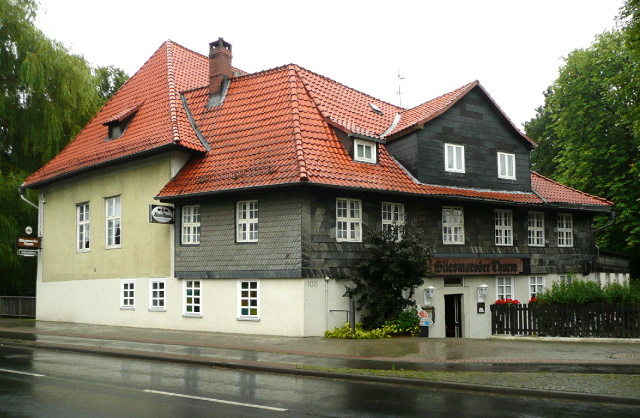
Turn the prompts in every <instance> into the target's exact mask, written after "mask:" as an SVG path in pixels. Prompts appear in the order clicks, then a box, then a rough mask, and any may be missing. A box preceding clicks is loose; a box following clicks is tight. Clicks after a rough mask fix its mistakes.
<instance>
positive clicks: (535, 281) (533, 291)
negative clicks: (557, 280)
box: [529, 276, 544, 300]
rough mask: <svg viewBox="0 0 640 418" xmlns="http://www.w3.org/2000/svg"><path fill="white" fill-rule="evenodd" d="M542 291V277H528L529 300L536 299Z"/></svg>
mask: <svg viewBox="0 0 640 418" xmlns="http://www.w3.org/2000/svg"><path fill="white" fill-rule="evenodd" d="M542 289H544V277H542V276H531V277H529V300H531V298H535V297H537V296H538V295H539V294H540V292H541V291H542Z"/></svg>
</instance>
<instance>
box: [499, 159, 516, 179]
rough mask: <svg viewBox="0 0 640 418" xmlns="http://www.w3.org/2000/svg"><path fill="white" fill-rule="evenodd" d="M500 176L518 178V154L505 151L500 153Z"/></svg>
mask: <svg viewBox="0 0 640 418" xmlns="http://www.w3.org/2000/svg"><path fill="white" fill-rule="evenodd" d="M498 177H499V178H501V179H510V180H515V179H516V155H515V154H507V153H505V152H499V153H498Z"/></svg>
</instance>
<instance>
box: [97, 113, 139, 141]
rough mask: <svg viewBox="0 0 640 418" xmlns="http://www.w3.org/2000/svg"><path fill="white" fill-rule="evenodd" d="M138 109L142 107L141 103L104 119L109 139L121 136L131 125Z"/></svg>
mask: <svg viewBox="0 0 640 418" xmlns="http://www.w3.org/2000/svg"><path fill="white" fill-rule="evenodd" d="M138 109H140V106H139V105H138V106H133V107H130V108H127V109H125V110H123V111H122V112H120V113H118V114H117V115H115V116H114V117H112V118H110V119H107V120H106V121H104V122H103V123H102V124H103V125H104V126H106V127H107V128H108V135H107V140H110V139H115V138H119V137H121V136H122V135H123V134H124V132H125V131H126V130H127V128H128V127H129V124H130V123H131V121H132V120H133V117H134V116H135V115H136V113H137V112H138Z"/></svg>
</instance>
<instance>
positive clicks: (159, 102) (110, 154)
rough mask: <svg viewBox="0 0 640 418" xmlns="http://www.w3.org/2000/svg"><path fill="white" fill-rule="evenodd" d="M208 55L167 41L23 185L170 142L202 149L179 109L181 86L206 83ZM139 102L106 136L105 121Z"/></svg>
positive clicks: (187, 86)
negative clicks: (120, 128)
mask: <svg viewBox="0 0 640 418" xmlns="http://www.w3.org/2000/svg"><path fill="white" fill-rule="evenodd" d="M207 66H208V58H207V57H205V56H204V55H200V54H197V53H195V52H193V51H190V50H188V49H186V48H184V47H182V46H180V45H177V44H175V43H173V42H171V41H167V42H165V43H164V44H162V46H161V47H160V48H159V49H158V50H157V51H156V52H155V53H154V54H153V56H151V58H149V60H148V61H147V62H146V63H145V64H144V65H143V66H142V68H140V70H139V71H138V72H137V73H136V74H134V75H133V77H131V79H129V81H127V83H125V85H124V86H122V88H120V90H118V92H117V93H116V94H115V95H114V96H113V97H112V98H111V100H109V101H108V102H107V104H105V106H104V107H103V108H102V109H101V110H100V111H99V112H98V114H96V116H95V117H94V118H93V119H92V120H91V121H90V122H89V123H88V124H87V125H86V126H85V127H84V128H83V129H82V131H81V132H80V133H79V134H78V135H77V136H76V138H75V139H74V140H73V141H72V142H71V143H69V145H67V147H66V148H65V149H64V150H62V152H60V154H58V155H57V156H56V157H55V158H54V159H52V160H51V161H49V162H48V163H47V164H46V165H45V166H43V167H42V168H40V169H39V170H38V171H36V172H35V173H34V174H32V175H31V176H30V177H29V178H27V180H26V181H25V183H24V184H23V187H38V186H39V185H41V184H45V183H47V182H49V181H52V180H57V179H58V178H60V176H66V175H70V174H74V173H78V172H81V171H82V170H85V169H89V168H91V167H95V166H99V165H101V164H105V163H109V162H112V161H114V160H118V159H120V158H124V157H130V156H132V155H135V154H138V153H142V152H145V151H151V150H154V149H157V148H159V147H162V146H167V145H175V146H178V147H181V148H183V149H187V150H196V151H201V152H204V147H203V146H202V144H201V143H200V141H199V140H198V138H197V137H196V135H195V133H194V131H193V129H192V128H191V126H190V124H189V121H188V119H187V117H186V115H185V113H184V111H183V110H182V106H181V103H180V94H179V92H180V91H183V90H187V89H190V88H194V87H199V86H202V85H205V84H206V83H207V81H208V80H207V78H208V72H207V71H208V67H207ZM136 106H139V109H138V112H137V114H136V115H135V117H134V118H133V120H132V121H131V124H130V125H129V127H128V128H127V130H126V131H125V133H124V134H123V135H122V136H120V137H119V138H115V139H112V140H110V141H108V140H107V129H106V128H105V127H104V126H103V124H104V123H109V122H114V121H116V120H119V119H121V118H123V117H126V116H123V115H126V113H127V112H131V111H132V109H134V108H135V107H136Z"/></svg>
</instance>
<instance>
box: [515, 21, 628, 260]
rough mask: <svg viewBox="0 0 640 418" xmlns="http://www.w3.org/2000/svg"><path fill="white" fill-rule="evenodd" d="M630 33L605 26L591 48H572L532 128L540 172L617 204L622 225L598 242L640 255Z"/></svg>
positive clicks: (534, 158) (527, 126)
mask: <svg viewBox="0 0 640 418" xmlns="http://www.w3.org/2000/svg"><path fill="white" fill-rule="evenodd" d="M626 39H627V38H626V33H625V32H624V31H621V30H615V31H610V32H605V33H603V34H601V35H599V36H597V37H596V40H595V42H594V43H593V45H591V46H590V47H589V48H586V49H578V50H575V51H573V52H571V53H570V54H569V56H568V57H567V58H566V59H565V62H564V65H563V66H562V67H561V68H560V74H559V77H558V79H557V80H556V81H555V82H554V83H553V85H552V86H551V87H550V88H549V89H548V90H547V93H546V97H545V104H544V106H543V107H541V108H539V109H538V112H537V116H536V117H535V118H534V119H532V120H531V121H529V122H528V123H526V124H525V131H526V132H527V135H529V136H530V137H531V138H532V139H534V140H535V141H537V142H538V144H539V147H538V149H537V150H535V151H534V152H533V153H532V165H533V166H534V167H536V169H538V170H540V172H541V174H543V175H546V176H550V177H552V178H554V179H556V180H558V181H560V182H562V183H565V184H567V185H569V186H572V187H575V188H577V189H580V190H583V191H585V192H587V193H591V194H594V195H597V196H601V197H605V198H607V199H609V200H612V201H613V202H614V203H615V206H614V210H615V211H616V213H617V215H618V216H617V219H616V221H615V224H614V225H613V226H611V227H609V228H606V229H604V230H603V231H602V233H601V234H600V235H599V237H598V239H599V241H598V242H599V244H600V245H601V246H604V247H607V248H609V249H612V250H616V251H621V252H626V253H627V254H629V255H630V256H631V257H632V258H633V259H636V260H637V259H640V202H639V200H638V199H640V187H638V182H639V178H640V177H639V175H640V172H639V169H640V166H638V157H639V155H638V151H639V148H638V147H639V146H640V135H638V132H639V130H638V120H639V119H638V118H637V114H638V113H637V112H636V111H635V108H636V107H637V106H638V105H639V104H640V101H639V100H638V93H639V92H640V90H638V89H637V88H636V85H637V83H636V81H635V80H634V74H635V72H636V67H637V66H638V64H639V63H640V61H638V59H637V58H636V57H635V56H634V54H633V53H631V51H630V50H629V48H628V44H627V43H626ZM599 222H600V224H603V223H604V222H606V221H605V220H600V221H599Z"/></svg>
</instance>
